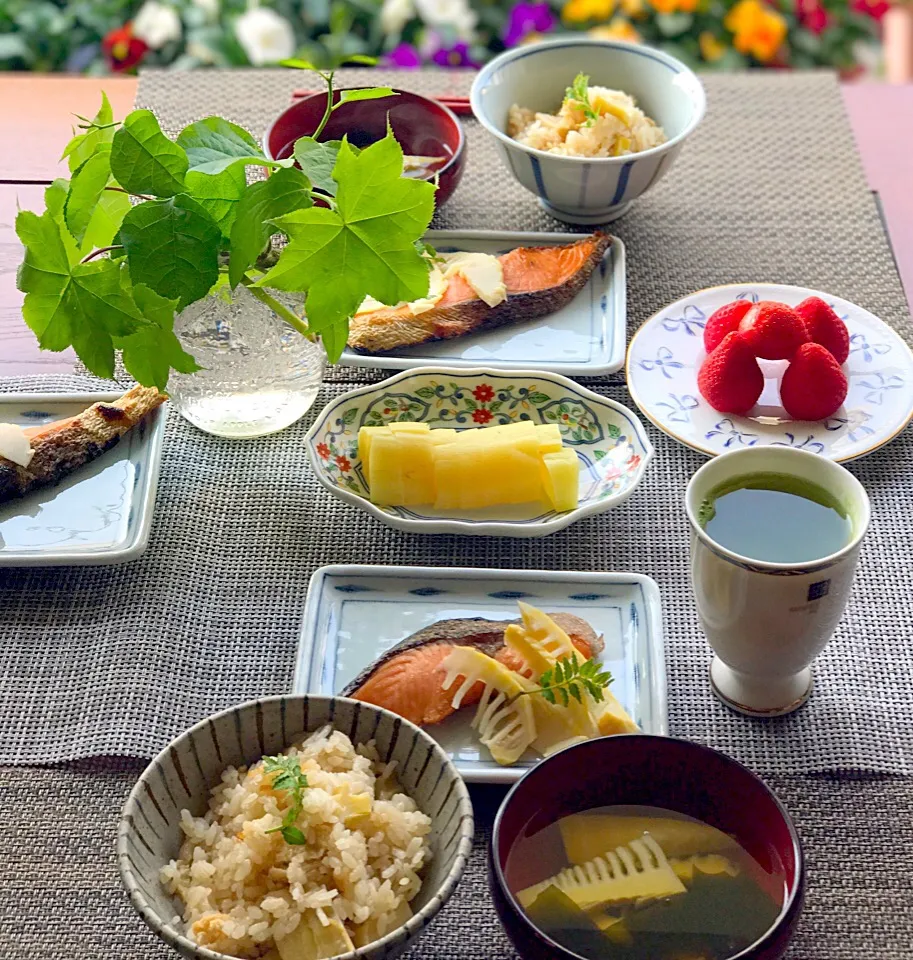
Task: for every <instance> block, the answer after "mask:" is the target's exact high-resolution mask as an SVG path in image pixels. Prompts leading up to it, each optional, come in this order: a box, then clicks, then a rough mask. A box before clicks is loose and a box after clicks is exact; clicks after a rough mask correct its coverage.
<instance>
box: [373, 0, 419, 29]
mask: <svg viewBox="0 0 913 960" xmlns="http://www.w3.org/2000/svg"><path fill="white" fill-rule="evenodd" d="M414 16H415V4H414V2H413V0H384V5H383V6H382V7H381V8H380V26H381V29H382V30H383V31H384V33H401V32H402V29H403V27H404V26H405V25H406V24H407V23H408V22H409V21H410V20H411V19H412V18H413V17H414Z"/></svg>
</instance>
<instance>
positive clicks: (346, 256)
mask: <svg viewBox="0 0 913 960" xmlns="http://www.w3.org/2000/svg"><path fill="white" fill-rule="evenodd" d="M308 66H309V65H308ZM320 76H321V77H323V79H324V80H325V81H326V83H327V118H328V117H329V116H330V115H331V114H332V112H333V111H334V110H335V109H338V107H339V106H341V105H342V103H346V102H349V101H351V100H358V99H374V98H380V97H387V96H392V95H393V91H392V90H390V89H389V88H388V87H379V88H370V89H365V90H350V91H342V93H341V94H340V95H339V97H338V98H334V92H333V82H334V73H333V71H329V72H327V73H320ZM77 119H79V120H80V121H82V122H81V123H80V124H79V125H78V127H77V128H76V129H74V136H73V138H72V139H71V141H70V142H69V143H68V144H67V146H66V148H65V150H64V152H63V156H64V158H66V160H67V163H68V165H69V168H70V172H71V175H70V179H69V180H67V179H59V180H56V181H54V183H53V184H51V185H50V187H48V188H47V190H46V191H45V211H44V213H42V214H41V215H39V214H36V213H33V212H31V211H27V210H25V211H20V213H19V214H18V216H17V218H16V231H17V233H18V235H19V238H20V240H21V241H22V243H23V246H24V247H25V257H24V260H23V263H22V264H21V266H20V268H19V273H18V275H17V284H18V287H19V289H20V290H22V291H23V292H24V293H25V302H24V306H23V317H24V319H25V321H26V323H27V324H28V326H29V327H30V328H31V329H32V330H33V331H34V333H35V334H36V336H37V337H38V342H39V345H40V346H41V347H42V348H43V349H46V350H57V351H59V350H64V349H66V348H68V347H73V348H74V349H75V350H76V353H77V355H78V356H79V358H80V359H81V360H82V361H83V363H84V364H85V365H86V367H87V368H88V369H89V370H91V371H92V372H93V373H95V374H97V375H98V376H101V377H106V378H110V377H113V374H114V361H115V356H116V353H117V352H120V353H121V355H122V358H123V362H124V365H125V367H126V368H127V370H128V371H129V373H130V374H132V375H133V376H134V377H135V378H136V379H137V380H138V381H139V382H140V383H143V384H146V385H149V386H152V385H155V386H157V387H159V389H165V387H166V386H167V383H168V379H169V376H170V374H171V372H172V370H176V371H178V372H181V373H192V372H194V371H196V370H198V369H199V366H198V364H197V363H196V361H195V360H194V358H193V357H192V356H190V354H188V353H187V352H186V351H185V350H184V349H183V347H182V346H181V344H180V342H179V340H178V339H177V337H176V336H175V334H174V318H175V314H176V313H177V312H179V311H181V310H183V309H185V308H186V307H187V306H189V305H190V304H191V303H194V302H196V301H198V300H200V299H202V298H203V297H206V296H207V295H209V294H211V293H213V292H217V291H222V292H224V293H226V294H227V292H228V291H230V290H234V289H235V288H237V287H238V286H239V285H242V286H244V287H245V288H246V289H247V290H248V291H249V293H250V295H251V296H253V297H255V298H257V299H258V300H260V301H261V302H262V303H265V304H266V305H268V306H269V307H270V309H272V310H274V311H275V312H276V313H277V314H278V315H279V316H281V317H282V318H283V319H284V320H285V321H286V322H287V323H288V324H289V325H290V326H291V327H293V328H294V329H295V330H297V331H298V332H299V333H301V334H303V335H306V336H311V337H315V336H320V337H321V339H322V340H323V342H324V346H325V347H326V350H327V354H328V356H329V359H330V360H331V361H335V360H336V359H338V357H339V355H340V354H341V353H342V350H343V348H344V347H345V343H346V340H347V338H348V323H349V318H350V317H351V316H352V315H353V314H354V312H355V310H357V308H358V306H359V304H360V303H361V302H362V300H364V298H365V297H366V296H369V295H370V296H373V297H375V298H376V299H378V300H380V301H381V302H383V303H388V304H392V303H397V302H399V301H401V300H414V299H417V298H419V297H423V296H425V295H426V294H427V291H428V270H429V265H428V261H427V259H426V258H425V257H423V256H422V254H421V253H420V252H419V249H417V247H416V241H419V240H420V239H421V237H422V236H423V235H424V232H425V230H426V229H427V226H428V224H429V222H430V220H431V216H432V214H433V212H434V190H435V187H434V186H433V185H432V184H430V183H423V182H421V181H417V180H411V179H408V178H404V177H403V176H402V171H403V154H402V149H401V148H400V146H399V144H398V143H397V142H396V140H395V139H394V137H393V136H392V134H391V133H388V135H387V136H386V137H385V138H384V139H383V140H381V141H379V142H378V143H374V144H372V145H371V146H369V147H367V148H366V149H364V150H361V151H358V150H356V149H355V148H354V147H352V146H351V145H349V144H348V143H347V142H346V140H345V139H343V140H340V141H329V142H324V141H321V140H318V139H317V138H318V137H319V136H320V134H321V133H322V132H323V129H324V127H325V122H324V123H322V124H321V125H320V126H319V127H318V129H317V130H316V131H315V135H314V136H311V137H302V138H300V139H299V140H298V141H297V142H296V144H295V146H294V155H293V156H292V157H289V158H287V159H282V160H275V159H271V158H268V157H266V156H265V154H264V153H263V151H262V150H261V148H260V146H259V145H258V143H257V141H256V140H255V139H254V138H253V137H252V136H251V135H250V133H248V132H247V131H246V130H244V129H243V128H242V127H239V126H238V125H237V124H234V123H230V122H229V121H227V120H224V119H223V118H221V117H207V118H205V119H202V120H198V121H196V122H194V123H191V124H189V125H188V126H187V127H185V128H184V129H183V130H182V131H181V132H180V134H179V135H178V136H177V138H176V139H175V140H170V139H169V138H168V137H166V136H165V134H164V133H163V132H162V130H161V128H160V127H159V124H158V121H157V120H156V118H155V116H154V114H152V113H151V112H150V111H148V110H134V111H133V112H132V113H130V114H129V115H128V116H127V117H126V118H125V119H124V121H123V122H122V123H115V122H114V118H113V115H112V110H111V105H110V103H109V102H108V99H107V97H104V96H103V98H102V105H101V108H100V109H99V111H98V113H97V114H96V116H95V117H94V118H92V119H91V120H90V119H87V118H84V117H78V118H77ZM77 130H78V131H79V132H77ZM248 167H260V168H263V169H265V170H266V171H267V172H268V173H269V176H268V177H267V179H265V180H257V181H255V182H252V183H248V180H247V174H246V170H247V168H248ZM132 201H137V202H135V203H133V202H132ZM315 202H320V203H321V204H322V206H315ZM280 232H281V233H284V234H286V236H287V237H288V239H289V243H288V244H287V245H286V246H285V248H284V249H283V250H282V252H281V254H279V255H278V256H276V255H275V254H274V253H273V252H272V250H271V247H272V238H273V237H274V236H275V235H276V234H278V233H280ZM273 290H283V291H290V292H294V293H300V294H304V310H303V311H302V313H301V315H299V314H298V313H297V312H296V311H293V310H290V309H289V308H288V307H286V306H284V305H283V304H281V303H280V302H279V301H278V300H277V299H276V297H275V296H273V294H272V292H271V291H273Z"/></svg>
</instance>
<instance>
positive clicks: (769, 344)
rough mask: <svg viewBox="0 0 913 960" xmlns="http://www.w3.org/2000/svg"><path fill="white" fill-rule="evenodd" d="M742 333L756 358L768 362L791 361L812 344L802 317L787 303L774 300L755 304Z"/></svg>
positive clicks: (740, 329) (746, 317)
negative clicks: (800, 348) (800, 350)
mask: <svg viewBox="0 0 913 960" xmlns="http://www.w3.org/2000/svg"><path fill="white" fill-rule="evenodd" d="M739 333H741V334H742V336H743V337H744V338H745V340H746V341H747V342H748V345H749V346H750V347H751V349H752V350H753V351H754V355H755V356H756V357H763V358H764V359H765V360H791V359H792V357H793V354H794V353H795V352H796V350H798V349H799V347H800V346H801V345H802V344H803V343H806V342H807V341H808V334H807V333H806V332H805V325H804V324H803V323H802V319H801V318H800V316H799V314H798V313H796V311H795V310H793V308H792V307H787V306H786V304H785V303H775V302H774V301H773V300H761V301H760V302H759V303H756V304H754V305H753V306H752V308H751V309H750V310H749V311H748V313H746V314H745V316H744V317H742V321H741V323H739Z"/></svg>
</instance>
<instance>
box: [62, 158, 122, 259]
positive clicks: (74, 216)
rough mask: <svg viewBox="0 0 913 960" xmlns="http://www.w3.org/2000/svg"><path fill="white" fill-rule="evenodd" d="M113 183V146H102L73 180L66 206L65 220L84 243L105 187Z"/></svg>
mask: <svg viewBox="0 0 913 960" xmlns="http://www.w3.org/2000/svg"><path fill="white" fill-rule="evenodd" d="M110 182H111V145H110V144H109V143H104V144H101V145H100V146H99V147H98V149H97V150H96V152H95V153H93V154H92V156H91V157H89V158H88V159H87V160H86V161H85V162H84V163H83V164H81V165H80V166H79V168H78V169H77V170H76V172H75V173H74V174H73V177H72V179H71V180H70V189H69V191H68V193H67V199H66V203H65V204H64V218H65V220H66V224H67V227H68V228H69V230H70V233H72V234H73V236H74V237H75V238H76V239H77V240H78V241H79V242H82V240H83V238H84V237H85V235H86V230H87V229H88V226H89V222H90V221H91V219H92V215H93V214H94V213H95V207H96V205H97V204H98V201H99V199H100V198H101V195H102V193H103V192H104V190H105V187H107V186H108V184H109V183H110Z"/></svg>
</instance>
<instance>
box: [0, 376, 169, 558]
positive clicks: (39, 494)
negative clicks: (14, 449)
mask: <svg viewBox="0 0 913 960" xmlns="http://www.w3.org/2000/svg"><path fill="white" fill-rule="evenodd" d="M161 402H162V398H161V396H160V395H158V394H157V392H156V391H146V390H145V388H135V389H134V391H132V392H131V393H128V394H125V395H123V396H121V394H118V393H65V394H62V393H56V394H55V393H41V394H39V393H18V394H12V393H10V394H0V424H14V425H17V426H19V427H22V428H23V430H24V431H25V434H26V436H28V437H29V438H30V442H31V447H32V449H33V450H34V454H33V458H32V460H31V462H30V464H29V466H28V467H27V468H25V469H17V467H16V465H15V464H13V463H12V462H11V461H8V460H6V459H5V458H4V457H2V456H0V567H3V566H7V567H27V566H62V565H70V564H72V565H90V564H93V565H94V564H113V563H126V562H127V561H129V560H135V559H137V558H138V557H140V556H142V554H143V553H144V551H145V549H146V546H147V544H148V540H149V530H150V527H151V524H152V512H153V505H154V502H155V492H156V487H157V484H158V475H159V469H160V467H161V460H162V442H163V438H164V433H165V411H164V410H163V409H161V408H160V406H159V405H160V404H161ZM95 404H101V408H99V407H94V409H92V411H91V414H90V417H89V419H86V418H85V415H86V414H87V413H88V412H89V411H90V408H93V405H95ZM8 432H12V431H8ZM57 477H60V479H59V481H56V482H55V479H56V478H57ZM42 484H43V485H42ZM20 494H21V495H20Z"/></svg>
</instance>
